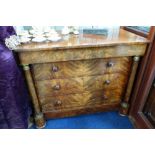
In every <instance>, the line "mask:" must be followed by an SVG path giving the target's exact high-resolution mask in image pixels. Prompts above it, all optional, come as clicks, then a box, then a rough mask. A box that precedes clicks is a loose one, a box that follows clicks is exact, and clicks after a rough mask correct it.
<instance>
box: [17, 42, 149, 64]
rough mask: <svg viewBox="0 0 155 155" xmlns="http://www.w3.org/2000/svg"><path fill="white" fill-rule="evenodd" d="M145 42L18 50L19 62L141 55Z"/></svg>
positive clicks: (31, 62)
mask: <svg viewBox="0 0 155 155" xmlns="http://www.w3.org/2000/svg"><path fill="white" fill-rule="evenodd" d="M146 46H147V45H146V44H142V45H141V44H140V45H139V44H137V45H115V46H105V47H92V48H90V47H89V48H81V49H61V50H49V51H41V52H40V51H33V52H19V53H18V55H19V58H20V63H21V64H36V63H47V62H60V61H70V60H88V59H97V58H111V57H125V56H135V55H137V56H142V55H144V54H145V50H146Z"/></svg>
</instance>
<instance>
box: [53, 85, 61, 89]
mask: <svg viewBox="0 0 155 155" xmlns="http://www.w3.org/2000/svg"><path fill="white" fill-rule="evenodd" d="M60 88H61V86H60V85H59V84H57V85H55V86H54V87H53V89H54V90H60Z"/></svg>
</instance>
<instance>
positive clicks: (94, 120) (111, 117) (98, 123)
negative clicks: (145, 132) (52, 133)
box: [45, 111, 134, 129]
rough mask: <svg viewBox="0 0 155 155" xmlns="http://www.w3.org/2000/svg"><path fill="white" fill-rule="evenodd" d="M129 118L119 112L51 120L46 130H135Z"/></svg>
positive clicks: (47, 123)
mask: <svg viewBox="0 0 155 155" xmlns="http://www.w3.org/2000/svg"><path fill="white" fill-rule="evenodd" d="M133 128H134V127H133V126H132V124H131V122H130V120H129V118H128V117H127V116H120V115H119V114H118V112H116V111H113V112H102V113H96V114H89V115H81V116H76V117H68V118H60V119H51V120H48V121H47V122H46V127H45V129H133Z"/></svg>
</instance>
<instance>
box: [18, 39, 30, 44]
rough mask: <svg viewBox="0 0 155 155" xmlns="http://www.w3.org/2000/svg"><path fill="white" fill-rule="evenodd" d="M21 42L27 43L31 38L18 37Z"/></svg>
mask: <svg viewBox="0 0 155 155" xmlns="http://www.w3.org/2000/svg"><path fill="white" fill-rule="evenodd" d="M19 40H20V42H21V43H27V42H29V41H30V40H31V39H30V38H20V39H19Z"/></svg>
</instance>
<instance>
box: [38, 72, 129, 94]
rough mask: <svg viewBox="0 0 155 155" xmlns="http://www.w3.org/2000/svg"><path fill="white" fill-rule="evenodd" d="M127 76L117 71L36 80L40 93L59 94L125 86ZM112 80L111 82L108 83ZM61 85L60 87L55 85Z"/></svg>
mask: <svg viewBox="0 0 155 155" xmlns="http://www.w3.org/2000/svg"><path fill="white" fill-rule="evenodd" d="M127 80H128V78H127V76H125V75H122V74H119V73H115V74H105V75H100V76H88V77H79V78H69V79H54V80H44V81H36V87H37V90H38V95H39V96H40V97H42V96H43V97H44V96H57V95H66V94H73V93H83V92H85V91H97V90H111V89H114V88H115V89H122V88H125V86H126V83H127ZM107 81H108V82H110V83H107ZM56 86H59V87H58V89H56V88H55V87H56Z"/></svg>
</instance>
